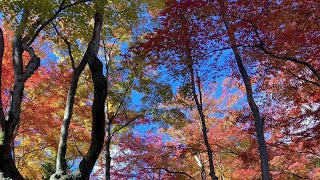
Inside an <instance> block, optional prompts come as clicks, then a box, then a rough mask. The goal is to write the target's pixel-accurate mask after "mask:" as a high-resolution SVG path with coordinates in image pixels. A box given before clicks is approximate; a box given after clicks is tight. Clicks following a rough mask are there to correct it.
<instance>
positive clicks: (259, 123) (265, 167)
mask: <svg viewBox="0 0 320 180" xmlns="http://www.w3.org/2000/svg"><path fill="white" fill-rule="evenodd" d="M219 4H220V12H221V17H222V20H223V22H224V25H225V27H226V30H227V32H228V36H229V43H230V45H231V46H233V48H232V51H233V54H234V56H235V59H236V62H237V65H238V69H239V71H240V74H241V77H242V79H243V82H244V85H245V88H246V94H247V101H248V104H249V106H250V109H251V111H252V114H253V117H254V123H255V128H256V134H257V139H258V144H259V153H260V159H261V162H260V164H261V171H262V179H264V180H269V179H270V170H269V162H268V151H267V145H266V142H265V138H264V132H263V128H264V127H263V126H264V123H263V120H262V119H261V115H260V112H259V107H258V106H257V104H256V102H255V100H254V98H253V92H252V85H251V80H250V77H249V75H248V73H247V71H246V69H245V66H244V64H243V62H242V58H241V54H240V51H239V49H238V48H237V47H235V45H236V36H235V34H234V32H233V31H232V30H230V23H229V20H228V16H227V14H226V8H225V5H224V1H223V0H219Z"/></svg>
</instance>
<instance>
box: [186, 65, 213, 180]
mask: <svg viewBox="0 0 320 180" xmlns="http://www.w3.org/2000/svg"><path fill="white" fill-rule="evenodd" d="M189 70H190V76H191V86H192V94H193V98H194V100H195V102H196V106H197V110H198V113H199V115H200V120H201V130H202V136H203V140H204V144H205V146H206V148H207V154H208V160H209V167H210V168H209V169H210V173H209V175H210V177H211V179H213V180H217V179H218V177H217V176H216V175H215V172H214V164H213V153H212V149H211V147H210V144H209V140H208V135H207V127H206V117H205V115H204V113H203V109H202V95H201V89H200V87H199V89H200V91H199V95H200V100H199V99H198V96H197V93H196V82H195V78H194V70H193V67H192V64H190V66H189Z"/></svg>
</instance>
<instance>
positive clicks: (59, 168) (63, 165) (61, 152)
mask: <svg viewBox="0 0 320 180" xmlns="http://www.w3.org/2000/svg"><path fill="white" fill-rule="evenodd" d="M84 67H85V66H83V68H81V69H78V68H77V69H75V70H74V71H73V74H72V79H71V83H70V87H69V90H68V95H67V102H66V106H65V111H64V117H63V124H62V126H61V134H60V140H59V146H58V153H57V159H56V173H55V175H56V176H61V175H65V174H67V161H66V152H67V140H68V134H69V126H70V121H71V118H72V114H73V105H74V99H75V95H76V91H77V86H78V81H79V77H80V75H81V73H82V71H83V69H84Z"/></svg>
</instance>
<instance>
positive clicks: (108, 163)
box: [105, 120, 111, 180]
mask: <svg viewBox="0 0 320 180" xmlns="http://www.w3.org/2000/svg"><path fill="white" fill-rule="evenodd" d="M106 130H107V132H106V135H107V137H106V144H105V145H106V147H105V148H106V149H105V151H106V152H105V158H106V162H105V164H106V165H105V166H106V167H105V168H106V172H105V173H106V174H105V179H106V180H110V179H111V177H110V170H111V154H110V143H111V122H110V120H109V121H108V122H107V127H106Z"/></svg>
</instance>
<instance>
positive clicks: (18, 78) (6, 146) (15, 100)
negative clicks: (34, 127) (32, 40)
mask: <svg viewBox="0 0 320 180" xmlns="http://www.w3.org/2000/svg"><path fill="white" fill-rule="evenodd" d="M22 19H25V17H22ZM20 33H21V32H20V30H19V28H18V30H17V31H16V35H15V37H14V41H13V44H12V49H13V52H12V55H13V58H12V59H13V68H14V86H13V91H11V102H10V106H9V109H8V114H7V117H6V120H5V121H4V123H1V125H2V130H3V131H4V142H3V144H2V145H1V146H0V162H1V163H0V171H2V172H3V173H4V176H5V177H11V178H13V179H23V177H22V176H21V174H20V173H19V171H18V169H17V168H16V166H15V163H14V159H13V155H12V151H11V150H12V146H13V145H14V144H13V142H14V132H15V130H16V127H17V125H18V124H19V122H20V113H21V102H22V97H23V90H24V84H25V82H26V81H27V80H28V79H29V78H30V77H31V76H32V74H33V73H34V72H35V71H36V70H37V69H38V68H39V66H40V58H38V57H37V56H36V55H35V54H34V50H33V49H32V48H31V47H28V46H26V45H24V44H23V42H22V36H21V35H20ZM24 50H26V51H28V53H29V54H30V56H31V59H30V61H29V63H28V64H27V66H26V67H25V68H23V61H22V53H23V52H24ZM23 69H25V71H23Z"/></svg>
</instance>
